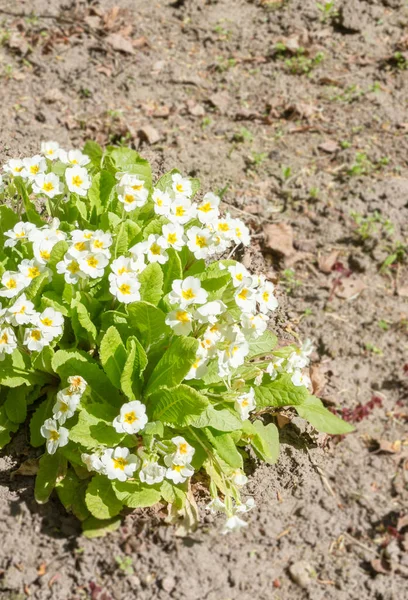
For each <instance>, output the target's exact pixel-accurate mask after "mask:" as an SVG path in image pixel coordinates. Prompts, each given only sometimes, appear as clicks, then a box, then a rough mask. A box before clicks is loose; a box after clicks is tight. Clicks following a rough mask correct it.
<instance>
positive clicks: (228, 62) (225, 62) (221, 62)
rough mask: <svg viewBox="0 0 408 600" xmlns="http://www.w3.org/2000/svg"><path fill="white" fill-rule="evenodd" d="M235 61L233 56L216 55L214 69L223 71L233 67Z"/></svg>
mask: <svg viewBox="0 0 408 600" xmlns="http://www.w3.org/2000/svg"><path fill="white" fill-rule="evenodd" d="M236 64H237V61H236V60H235V58H226V57H225V56H217V64H216V66H215V70H216V71H218V72H219V73H224V72H225V71H228V70H229V69H232V67H235V65H236Z"/></svg>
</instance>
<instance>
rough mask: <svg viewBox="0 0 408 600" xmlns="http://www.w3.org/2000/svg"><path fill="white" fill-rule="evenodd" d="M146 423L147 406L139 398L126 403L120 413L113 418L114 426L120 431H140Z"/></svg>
mask: <svg viewBox="0 0 408 600" xmlns="http://www.w3.org/2000/svg"><path fill="white" fill-rule="evenodd" d="M146 424H147V416H146V407H145V405H144V404H142V403H141V402H139V400H133V401H132V402H127V403H126V404H124V405H123V406H122V407H121V409H120V413H119V415H118V416H117V417H116V418H115V419H114V420H113V427H114V428H115V429H116V431H117V432H118V433H138V431H141V430H142V429H144V428H145V427H146Z"/></svg>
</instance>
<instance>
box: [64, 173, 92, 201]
mask: <svg viewBox="0 0 408 600" xmlns="http://www.w3.org/2000/svg"><path fill="white" fill-rule="evenodd" d="M65 181H66V182H67V186H68V189H69V191H70V192H73V193H75V194H78V196H86V193H87V191H88V190H89V188H90V187H91V179H90V177H89V174H88V171H87V170H86V169H85V167H69V168H68V169H67V170H66V171H65Z"/></svg>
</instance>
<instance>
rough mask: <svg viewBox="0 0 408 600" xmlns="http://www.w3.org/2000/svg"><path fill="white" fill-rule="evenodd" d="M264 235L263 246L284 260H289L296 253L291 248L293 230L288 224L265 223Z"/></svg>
mask: <svg viewBox="0 0 408 600" xmlns="http://www.w3.org/2000/svg"><path fill="white" fill-rule="evenodd" d="M263 232H264V235H265V246H266V247H267V248H268V249H269V250H271V251H272V252H275V253H276V254H280V255H281V256H284V257H285V258H289V257H291V256H293V255H294V254H295V253H296V250H295V249H294V247H293V230H292V227H291V226H290V225H289V224H288V223H273V224H270V223H267V224H265V225H264V226H263Z"/></svg>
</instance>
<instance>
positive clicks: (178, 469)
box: [172, 465, 184, 473]
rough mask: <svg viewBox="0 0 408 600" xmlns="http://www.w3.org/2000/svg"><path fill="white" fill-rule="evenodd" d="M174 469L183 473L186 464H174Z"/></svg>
mask: <svg viewBox="0 0 408 600" xmlns="http://www.w3.org/2000/svg"><path fill="white" fill-rule="evenodd" d="M172 469H173V471H177V473H181V471H182V470H183V469H184V465H173V466H172Z"/></svg>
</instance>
